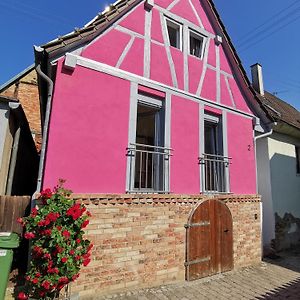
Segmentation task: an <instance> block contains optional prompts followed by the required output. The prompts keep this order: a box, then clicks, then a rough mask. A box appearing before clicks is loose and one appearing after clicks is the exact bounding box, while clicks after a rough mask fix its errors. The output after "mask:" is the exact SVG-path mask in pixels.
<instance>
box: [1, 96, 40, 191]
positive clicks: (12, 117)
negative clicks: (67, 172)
mask: <svg viewBox="0 0 300 300" xmlns="http://www.w3.org/2000/svg"><path fill="white" fill-rule="evenodd" d="M38 162H39V158H38V153H37V151H36V148H35V146H34V142H33V139H32V136H31V133H30V129H29V126H28V122H27V120H26V116H25V114H24V111H23V109H22V106H21V105H20V103H19V102H18V101H17V100H16V99H14V100H13V99H11V98H6V97H4V96H0V195H18V196H19V195H29V196H31V195H32V194H33V193H34V191H35V188H36V180H37V171H38Z"/></svg>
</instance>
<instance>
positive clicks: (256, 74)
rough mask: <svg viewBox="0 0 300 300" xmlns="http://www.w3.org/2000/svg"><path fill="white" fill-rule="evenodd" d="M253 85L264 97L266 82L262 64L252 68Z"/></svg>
mask: <svg viewBox="0 0 300 300" xmlns="http://www.w3.org/2000/svg"><path fill="white" fill-rule="evenodd" d="M251 75H252V85H253V87H254V89H255V90H256V91H257V92H258V93H259V94H260V95H262V96H264V94H265V91H264V82H263V74H262V66H261V65H260V64H254V65H252V66H251Z"/></svg>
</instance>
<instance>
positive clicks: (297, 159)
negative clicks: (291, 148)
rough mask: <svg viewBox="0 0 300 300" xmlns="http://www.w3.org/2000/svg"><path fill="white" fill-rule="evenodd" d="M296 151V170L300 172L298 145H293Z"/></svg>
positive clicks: (299, 150)
mask: <svg viewBox="0 0 300 300" xmlns="http://www.w3.org/2000/svg"><path fill="white" fill-rule="evenodd" d="M295 151H296V170H297V174H300V147H298V146H295Z"/></svg>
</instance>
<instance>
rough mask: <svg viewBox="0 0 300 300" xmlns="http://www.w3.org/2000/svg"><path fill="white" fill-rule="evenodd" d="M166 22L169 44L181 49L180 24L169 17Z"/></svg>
mask: <svg viewBox="0 0 300 300" xmlns="http://www.w3.org/2000/svg"><path fill="white" fill-rule="evenodd" d="M166 22H167V30H168V36H169V42H170V46H172V47H175V48H178V49H181V32H182V29H181V28H182V26H181V25H180V24H179V23H176V22H174V21H171V20H169V19H167V20H166Z"/></svg>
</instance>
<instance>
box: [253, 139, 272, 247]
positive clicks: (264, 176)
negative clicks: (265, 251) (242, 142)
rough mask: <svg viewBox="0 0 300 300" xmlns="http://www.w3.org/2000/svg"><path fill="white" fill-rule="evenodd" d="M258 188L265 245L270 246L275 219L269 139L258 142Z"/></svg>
mask: <svg viewBox="0 0 300 300" xmlns="http://www.w3.org/2000/svg"><path fill="white" fill-rule="evenodd" d="M256 160H257V187H258V193H259V194H260V195H261V196H262V202H263V245H264V246H269V245H270V242H271V240H272V239H274V238H275V219H274V210H273V202H272V190H271V171H270V161H269V148H268V138H262V139H258V140H257V142H256Z"/></svg>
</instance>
